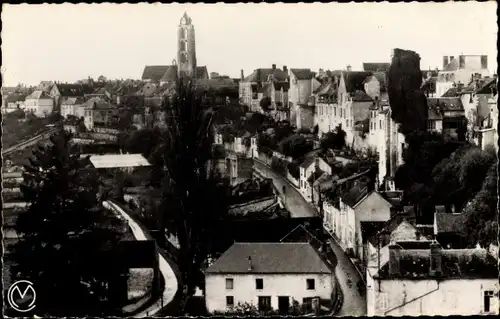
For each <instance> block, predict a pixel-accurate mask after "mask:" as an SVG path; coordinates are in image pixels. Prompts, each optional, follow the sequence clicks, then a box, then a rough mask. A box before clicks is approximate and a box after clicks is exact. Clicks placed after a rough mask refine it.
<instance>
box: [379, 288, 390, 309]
mask: <svg viewBox="0 0 500 319" xmlns="http://www.w3.org/2000/svg"><path fill="white" fill-rule="evenodd" d="M378 298H379V299H378V307H379V308H380V309H381V310H385V309H387V307H388V306H387V294H386V293H385V292H381V293H380V294H379V295H378Z"/></svg>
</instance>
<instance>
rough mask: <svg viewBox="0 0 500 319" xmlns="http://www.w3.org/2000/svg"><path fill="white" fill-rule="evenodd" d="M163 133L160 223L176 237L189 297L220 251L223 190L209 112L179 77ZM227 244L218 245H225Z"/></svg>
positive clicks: (224, 208) (166, 105) (167, 105)
mask: <svg viewBox="0 0 500 319" xmlns="http://www.w3.org/2000/svg"><path fill="white" fill-rule="evenodd" d="M163 108H164V110H165V112H166V113H167V116H166V117H165V120H166V127H167V129H166V130H165V132H164V134H163V143H164V149H163V163H161V164H163V165H164V166H163V168H164V169H165V178H164V180H163V194H162V199H163V205H162V209H163V223H164V225H165V226H167V225H170V228H169V229H170V230H171V231H172V232H173V233H174V234H175V235H176V236H177V238H178V240H179V245H180V254H179V260H178V266H179V269H180V271H181V272H182V277H183V278H182V282H183V283H184V284H185V289H184V293H185V294H186V295H190V294H192V293H193V292H194V287H195V286H196V285H199V284H200V280H201V279H202V275H201V273H200V269H201V268H202V265H203V264H204V263H205V262H206V259H207V257H208V256H210V255H214V254H215V253H217V252H218V251H220V250H221V247H220V246H219V245H220V241H222V239H223V237H222V236H220V235H221V233H224V232H223V231H222V232H221V229H220V227H221V224H222V223H221V220H222V218H223V217H224V216H225V213H226V212H227V202H226V197H225V188H224V187H223V185H220V183H218V180H217V179H215V178H213V177H211V176H209V174H208V172H207V164H208V161H209V159H210V158H211V149H212V147H211V145H212V141H213V140H212V139H213V137H212V136H211V134H210V133H211V126H212V114H213V113H212V110H211V109H206V108H203V106H202V99H201V97H200V96H198V95H197V94H195V92H194V90H193V88H192V87H191V84H190V83H189V84H185V83H184V82H182V81H179V83H178V84H177V90H176V93H175V95H174V96H173V97H172V98H171V99H168V100H167V99H166V100H165V101H164V103H163ZM225 248H226V247H224V248H222V249H225Z"/></svg>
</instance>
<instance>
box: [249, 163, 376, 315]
mask: <svg viewBox="0 0 500 319" xmlns="http://www.w3.org/2000/svg"><path fill="white" fill-rule="evenodd" d="M254 163H255V164H254V166H255V168H256V169H257V170H258V171H260V172H263V173H264V174H263V175H264V176H267V177H268V178H272V179H273V183H274V185H275V186H276V188H277V189H278V191H279V192H280V193H281V192H282V188H283V185H286V192H287V194H286V195H287V202H288V204H289V205H287V208H288V210H289V211H290V214H291V215H292V216H293V217H312V216H317V210H316V209H315V208H314V207H313V206H312V204H310V203H308V202H307V201H306V200H305V199H304V197H302V195H301V194H300V193H299V192H298V191H297V190H296V189H295V187H294V186H293V185H292V184H291V183H290V182H289V181H288V180H287V179H286V178H285V177H283V176H282V175H280V174H278V173H275V172H274V171H272V170H271V169H270V168H269V167H268V166H267V165H265V164H264V163H262V162H259V161H258V160H254ZM330 242H331V243H330V246H331V247H332V250H333V252H334V254H335V256H336V257H337V266H336V267H335V276H336V277H337V280H338V282H339V284H340V289H341V290H342V294H343V303H342V307H341V308H340V311H339V312H338V313H337V316H366V297H365V295H361V294H360V293H359V291H358V288H357V286H356V283H357V282H358V281H359V280H361V278H360V277H359V273H358V271H357V270H356V268H355V267H354V265H353V264H352V263H351V260H350V259H349V257H348V256H347V255H346V254H345V252H344V251H343V250H342V248H341V247H340V246H339V245H338V244H337V242H336V240H335V239H334V238H333V237H332V240H331V241H330ZM348 278H351V281H352V285H351V287H349V286H348V285H347V279H348Z"/></svg>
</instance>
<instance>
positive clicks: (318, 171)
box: [307, 168, 325, 185]
mask: <svg viewBox="0 0 500 319" xmlns="http://www.w3.org/2000/svg"><path fill="white" fill-rule="evenodd" d="M323 174H325V172H323V171H322V170H321V169H319V168H316V170H315V171H314V172H313V173H312V174H311V176H309V178H308V179H307V182H308V183H309V184H311V185H312V184H313V183H314V182H315V181H316V180H318V179H320V178H321V177H322V176H323Z"/></svg>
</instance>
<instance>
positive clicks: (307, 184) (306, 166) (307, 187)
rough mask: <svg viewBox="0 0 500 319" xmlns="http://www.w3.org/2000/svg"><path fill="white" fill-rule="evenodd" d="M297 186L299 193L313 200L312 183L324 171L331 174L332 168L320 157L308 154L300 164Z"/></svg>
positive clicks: (310, 200)
mask: <svg viewBox="0 0 500 319" xmlns="http://www.w3.org/2000/svg"><path fill="white" fill-rule="evenodd" d="M299 169H300V176H299V186H300V193H301V195H302V196H303V197H304V198H305V199H306V200H307V201H308V202H313V198H312V194H313V187H312V186H313V183H314V180H315V179H317V178H319V177H321V175H323V174H324V173H326V174H328V175H332V168H331V167H330V165H328V163H327V162H325V160H324V159H322V158H321V157H315V156H310V157H308V158H306V159H305V160H304V162H302V164H300V167H299Z"/></svg>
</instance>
